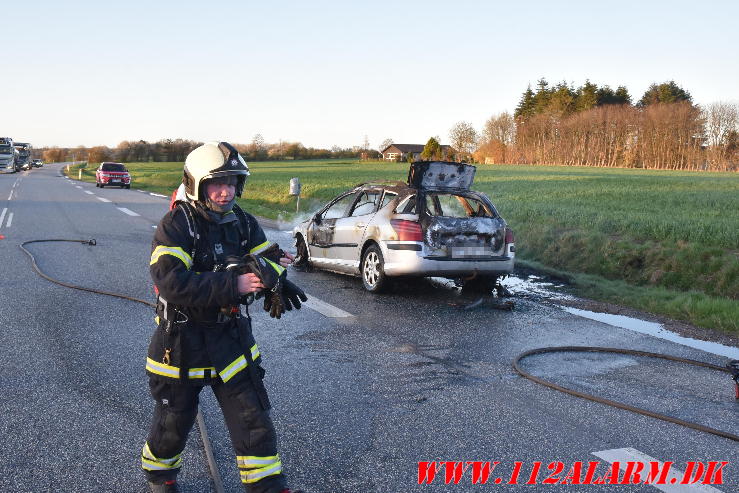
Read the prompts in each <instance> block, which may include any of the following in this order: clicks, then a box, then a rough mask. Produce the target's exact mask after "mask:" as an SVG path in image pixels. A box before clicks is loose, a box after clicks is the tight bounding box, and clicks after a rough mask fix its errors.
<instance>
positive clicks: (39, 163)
mask: <svg viewBox="0 0 739 493" xmlns="http://www.w3.org/2000/svg"><path fill="white" fill-rule="evenodd" d="M31 162H32V163H33V167H34V168H41V167H43V165H44V162H43V161H42V160H40V159H34V160H32V161H31Z"/></svg>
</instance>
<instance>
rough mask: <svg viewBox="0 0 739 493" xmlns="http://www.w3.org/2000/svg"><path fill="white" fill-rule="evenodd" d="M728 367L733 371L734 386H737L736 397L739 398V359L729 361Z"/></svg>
mask: <svg viewBox="0 0 739 493" xmlns="http://www.w3.org/2000/svg"><path fill="white" fill-rule="evenodd" d="M726 367H727V368H728V369H729V371H730V372H731V378H733V379H734V386H735V387H736V399H737V400H739V359H735V360H732V361H729V364H728V365H726Z"/></svg>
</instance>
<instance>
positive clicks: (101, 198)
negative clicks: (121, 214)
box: [95, 197, 110, 202]
mask: <svg viewBox="0 0 739 493" xmlns="http://www.w3.org/2000/svg"><path fill="white" fill-rule="evenodd" d="M95 198H96V199H98V200H99V201H100V202H110V200H108V199H105V198H103V197H95Z"/></svg>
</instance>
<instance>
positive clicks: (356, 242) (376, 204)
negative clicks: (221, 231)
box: [293, 161, 515, 292]
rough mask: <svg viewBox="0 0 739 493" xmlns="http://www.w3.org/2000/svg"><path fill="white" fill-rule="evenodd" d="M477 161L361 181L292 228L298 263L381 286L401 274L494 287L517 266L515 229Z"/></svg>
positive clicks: (419, 166) (417, 166) (422, 166)
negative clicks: (485, 188) (481, 182)
mask: <svg viewBox="0 0 739 493" xmlns="http://www.w3.org/2000/svg"><path fill="white" fill-rule="evenodd" d="M475 170H476V168H475V167H474V166H471V165H468V164H460V163H450V162H426V161H424V162H416V163H413V164H411V167H410V169H409V172H408V181H407V183H403V182H400V181H398V182H375V183H362V184H360V185H358V186H356V187H354V188H353V189H352V190H349V191H347V192H344V193H342V194H341V195H339V196H338V197H336V198H335V199H333V200H332V201H331V202H329V203H328V204H327V205H326V206H324V207H323V208H322V209H320V210H319V211H318V212H317V213H316V214H314V215H313V217H312V218H311V219H309V220H308V221H305V222H303V223H302V224H300V225H298V226H297V227H296V228H295V229H294V230H293V236H294V237H295V246H296V250H297V255H296V258H295V265H296V266H297V267H300V266H308V265H310V266H312V267H316V268H320V269H325V270H330V271H334V272H340V273H344V274H352V275H357V276H361V278H362V282H363V284H364V287H365V288H366V289H367V290H368V291H372V292H378V291H381V290H383V289H384V288H386V287H387V286H388V284H389V283H390V281H391V279H392V278H394V277H400V276H415V277H426V276H429V277H431V276H433V277H446V278H449V279H455V280H457V281H458V282H459V283H460V284H467V285H468V286H470V287H475V288H476V289H482V290H486V291H487V290H491V289H493V288H494V287H495V286H496V282H497V280H498V279H499V278H501V277H502V276H505V275H508V274H510V273H511V272H512V271H513V263H514V258H515V246H514V239H513V232H512V231H511V229H510V228H508V226H507V224H506V222H505V220H504V219H503V218H502V217H501V216H500V215H499V214H498V211H497V210H496V209H495V206H494V205H493V203H492V202H491V201H490V199H489V198H488V197H487V196H485V194H483V193H480V192H475V191H473V190H471V189H470V187H471V185H472V182H473V180H474V176H475Z"/></svg>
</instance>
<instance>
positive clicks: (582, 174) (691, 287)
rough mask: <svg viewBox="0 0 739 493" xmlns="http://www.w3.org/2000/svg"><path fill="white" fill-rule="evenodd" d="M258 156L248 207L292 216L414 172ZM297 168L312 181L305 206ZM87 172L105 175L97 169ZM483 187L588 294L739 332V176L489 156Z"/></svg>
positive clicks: (142, 168) (156, 180) (532, 251)
mask: <svg viewBox="0 0 739 493" xmlns="http://www.w3.org/2000/svg"><path fill="white" fill-rule="evenodd" d="M127 166H128V168H129V170H130V171H131V173H132V176H133V186H134V187H135V188H143V189H147V190H152V191H156V192H158V193H162V194H166V195H169V194H170V193H171V191H172V190H173V189H174V188H175V187H176V186H177V185H178V184H179V182H180V180H181V177H182V163H131V164H127ZM249 166H250V169H251V171H252V175H251V176H250V177H249V182H248V185H247V188H246V191H245V193H244V199H242V200H241V204H242V206H243V207H244V208H245V209H246V210H248V211H250V212H251V213H253V214H257V215H260V216H264V217H268V218H271V219H282V220H285V221H290V220H292V219H294V218H296V217H303V216H307V212H310V211H314V210H316V209H317V208H319V207H320V206H321V205H322V204H324V203H325V202H326V201H328V200H330V199H331V198H333V197H335V196H336V195H337V194H339V193H340V192H342V191H345V190H347V189H349V188H351V187H352V186H354V185H356V184H358V183H361V182H364V181H370V180H373V179H381V180H403V181H404V180H405V179H406V177H407V172H408V165H407V164H406V163H384V162H359V161H356V160H336V161H333V160H332V161H284V162H274V161H272V162H258V163H249ZM70 176H71V177H73V178H76V177H77V172H76V170H75V169H73V171H72V172H71V173H70ZM292 177H299V178H300V181H301V182H302V185H303V187H302V192H301V202H300V206H301V214H298V215H296V213H295V198H294V197H290V196H289V195H288V185H289V181H290V178H292ZM83 180H85V181H92V182H94V168H92V169H91V171H87V170H85V171H83ZM474 188H475V189H476V190H479V191H482V192H485V193H486V194H487V195H488V196H489V197H490V198H491V200H492V201H493V203H494V204H495V205H496V207H497V208H498V211H499V212H500V214H501V215H502V216H503V217H504V218H505V219H506V221H507V222H508V223H509V225H511V227H512V228H513V230H514V231H515V234H516V247H517V255H518V256H519V258H520V259H522V260H525V261H529V262H533V263H538V264H540V265H542V266H547V267H548V268H551V269H556V270H557V271H561V272H566V273H568V279H569V280H570V282H571V283H572V284H573V285H574V286H575V288H576V289H577V290H578V293H579V294H581V295H583V296H588V297H591V298H593V299H599V300H603V301H609V302H615V303H620V304H624V305H628V306H632V307H635V308H640V309H644V310H649V311H652V312H654V313H660V314H664V315H668V316H671V317H674V318H677V319H681V320H687V321H689V322H691V323H693V324H695V325H699V326H703V327H712V328H717V329H720V330H724V331H727V332H733V333H739V327H737V325H738V324H739V313H738V310H739V303H737V300H739V175H737V174H735V173H698V172H683V171H656V170H634V169H609V168H585V167H583V168H575V167H559V166H524V165H505V166H503V165H479V166H478V167H477V173H476V178H475V185H474Z"/></svg>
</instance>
